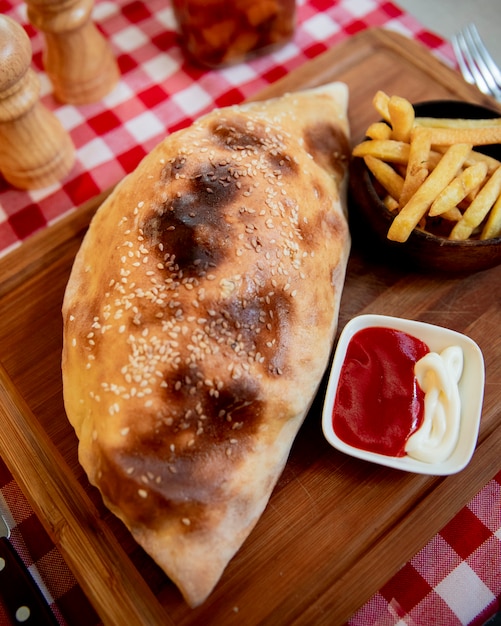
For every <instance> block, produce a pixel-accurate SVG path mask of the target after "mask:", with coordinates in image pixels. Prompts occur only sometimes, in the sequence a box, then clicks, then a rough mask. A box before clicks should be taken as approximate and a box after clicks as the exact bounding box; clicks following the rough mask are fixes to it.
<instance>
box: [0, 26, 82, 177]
mask: <svg viewBox="0 0 501 626" xmlns="http://www.w3.org/2000/svg"><path fill="white" fill-rule="evenodd" d="M31 58H32V49H31V42H30V39H29V37H28V35H27V34H26V32H25V30H24V28H23V27H22V26H21V25H20V24H18V23H17V22H15V21H14V20H12V19H10V18H9V17H7V16H6V15H0V172H1V173H2V174H3V176H4V178H5V179H6V180H7V181H8V182H9V183H11V184H12V185H14V186H15V187H20V188H21V189H37V188H40V187H46V186H48V185H52V184H53V183H55V182H57V181H59V180H61V179H62V178H64V177H65V176H66V174H67V173H68V172H69V171H70V170H71V168H72V167H73V163H74V161H75V149H74V146H73V142H72V141H71V138H70V136H69V134H68V133H67V132H66V130H65V129H64V128H63V126H62V124H61V123H60V121H59V120H58V119H57V117H56V116H55V115H54V114H53V113H52V112H51V111H49V109H47V108H46V107H45V106H44V105H43V104H42V103H41V102H40V82H39V80H38V77H37V75H36V74H35V72H34V71H33V70H32V69H31V67H30V64H31Z"/></svg>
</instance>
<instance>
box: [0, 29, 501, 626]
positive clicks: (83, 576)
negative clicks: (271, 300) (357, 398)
mask: <svg viewBox="0 0 501 626" xmlns="http://www.w3.org/2000/svg"><path fill="white" fill-rule="evenodd" d="M332 80H343V81H345V82H346V83H347V84H348V85H349V87H350V109H349V111H350V123H351V127H352V135H353V141H354V142H355V141H358V140H359V139H360V138H361V137H362V136H363V133H364V130H365V129H366V127H367V126H368V124H369V123H370V122H371V121H374V120H375V118H376V115H375V113H374V111H373V109H372V105H371V100H372V97H373V95H374V93H375V92H376V91H377V90H378V89H384V90H385V91H387V92H388V93H390V94H398V95H401V96H405V97H407V98H409V99H410V100H412V101H414V102H417V101H421V100H426V99H436V98H452V99H466V100H470V101H476V102H483V103H485V104H488V105H490V106H493V107H494V106H495V105H494V103H493V102H492V101H490V100H489V99H488V98H487V97H485V96H482V95H481V94H480V93H479V92H477V91H476V90H475V89H473V88H471V87H470V86H468V85H466V84H465V83H464V82H463V81H462V79H461V78H460V77H459V75H457V74H456V73H455V72H453V71H452V70H450V69H448V68H447V67H445V66H443V65H442V64H441V63H439V62H438V61H437V60H436V59H435V58H433V57H432V56H431V55H430V53H429V52H428V51H427V50H426V49H425V48H423V47H421V46H420V45H419V44H416V43H414V42H411V41H409V40H407V39H406V38H404V37H402V36H401V35H398V34H395V33H390V32H385V31H381V30H368V31H364V32H363V33H361V34H359V35H357V36H354V37H352V38H351V39H349V40H347V41H346V42H345V43H342V44H341V45H339V46H338V47H337V48H334V49H332V50H330V51H328V52H327V53H325V54H324V55H323V56H321V57H319V58H317V59H315V60H313V61H311V62H309V63H308V64H307V65H305V66H304V67H302V68H300V69H299V70H297V71H295V72H293V73H291V74H290V75H288V76H287V77H285V78H284V79H282V80H281V81H279V82H278V83H276V84H274V85H272V86H271V87H269V88H268V89H266V91H264V92H262V93H260V94H259V95H258V96H257V98H260V99H261V98H266V97H270V96H274V95H277V94H280V93H283V92H285V91H291V90H295V89H300V88H304V87H311V86H315V85H319V84H322V83H325V82H329V81H332ZM103 197H104V196H102V197H100V198H96V199H95V200H93V201H92V202H90V203H88V204H87V205H85V206H83V207H80V208H79V209H78V210H77V211H75V212H73V213H71V214H70V215H69V217H67V218H66V219H64V220H62V221H61V222H59V223H58V224H56V225H55V226H53V227H51V228H49V229H46V230H44V231H42V232H40V233H39V234H37V235H34V236H33V237H32V238H31V239H30V240H29V241H27V242H26V243H25V244H24V245H23V246H22V247H21V248H19V249H17V250H15V251H13V252H12V253H11V254H9V255H8V256H6V257H5V258H3V259H0V310H1V315H0V360H1V361H2V364H3V367H2V368H0V424H1V427H0V454H1V455H2V457H3V459H4V460H5V462H6V463H7V465H8V467H9V469H10V470H11V472H12V474H13V475H14V477H15V478H16V480H17V481H18V482H19V484H20V486H21V488H22V490H23V492H24V493H25V495H26V496H27V498H28V499H29V501H30V503H31V504H32V506H33V508H34V510H35V512H36V513H37V514H38V515H39V516H40V518H41V520H42V522H43V523H44V525H45V526H46V528H47V530H48V532H49V533H50V535H51V537H52V539H53V540H54V542H55V543H56V544H57V545H58V547H59V548H60V550H61V552H62V554H63V556H64V558H65V559H66V560H67V562H68V564H69V566H70V567H71V569H72V570H73V572H74V574H75V576H76V578H77V580H78V581H79V583H80V584H81V585H82V587H83V588H84V590H85V592H86V593H87V594H88V596H89V598H90V600H91V602H92V603H93V605H94V607H95V608H96V610H97V611H98V613H99V614H100V616H101V619H102V620H103V622H104V623H105V624H110V625H111V624H113V626H121V625H122V624H123V625H126V624H127V625H130V624H145V625H146V624H148V625H149V626H154V625H156V624H176V625H178V624H179V625H181V624H183V625H184V624H200V623H203V624H205V625H212V624H213V625H216V624H217V625H218V626H221V625H226V624H246V625H252V624H258V623H259V624H273V625H277V624H313V623H314V624H317V625H319V624H329V625H330V626H332V625H335V624H341V623H343V622H344V621H345V620H346V619H348V618H349V617H350V615H351V614H352V613H353V612H354V611H356V610H357V609H358V608H359V607H360V606H361V605H362V604H363V603H364V602H365V601H366V600H367V599H368V598H369V597H370V596H371V595H372V594H373V593H374V592H375V591H377V590H378V589H379V588H380V587H381V586H382V585H383V584H384V583H385V582H386V581H387V580H388V579H389V578H390V576H392V575H393V574H394V573H395V572H396V571H397V570H398V569H399V568H400V567H401V566H402V565H403V564H404V563H405V562H406V561H407V560H408V559H410V558H411V557H412V556H413V555H414V554H415V553H416V552H417V551H418V550H419V549H420V548H421V547H422V546H423V545H424V544H425V543H426V542H427V541H428V540H429V539H430V538H431V537H432V536H433V535H434V534H435V533H436V532H437V531H439V530H440V528H441V527H442V526H443V525H444V524H445V523H447V522H448V521H449V520H450V519H451V517H452V516H453V515H454V514H455V513H456V512H457V511H458V510H459V509H460V508H461V507H462V506H464V505H465V504H466V503H467V502H468V501H469V500H470V499H471V498H472V496H473V495H474V494H475V493H477V492H478V491H479V490H480V488H481V487H482V486H483V485H484V484H485V483H486V482H487V481H488V480H489V479H490V478H491V477H492V476H493V475H494V474H495V473H496V472H497V471H499V469H500V468H501V456H500V454H499V449H500V446H501V386H500V385H499V380H500V378H501V371H500V370H501V339H500V336H499V328H500V324H501V306H500V305H501V295H500V290H499V285H500V281H501V266H500V267H497V268H494V269H491V270H488V271H484V272H480V273H477V274H473V275H469V276H466V277H454V278H447V277H438V276H434V275H426V274H421V273H417V272H414V273H411V272H408V271H405V270H404V269H402V268H399V267H392V266H390V265H389V264H388V263H386V262H385V260H384V259H383V258H380V257H378V256H377V254H375V253H374V251H372V250H371V249H370V247H368V246H366V245H364V246H361V245H360V243H359V242H358V241H357V239H356V238H355V241H354V245H353V250H352V254H351V257H350V262H349V266H348V273H347V277H346V284H345V290H344V293H343V299H342V305H341V313H340V320H339V322H340V325H339V328H340V329H341V328H342V327H343V326H344V325H345V324H346V322H347V321H348V320H350V319H351V318H352V317H353V316H354V315H357V314H360V313H381V314H388V315H395V316H400V317H408V318H412V319H419V320H422V321H426V322H430V323H434V324H439V325H442V326H447V327H449V328H452V329H454V330H457V331H459V332H463V333H466V334H467V335H469V336H470V337H471V338H472V339H474V340H475V341H476V342H477V343H478V344H479V346H480V348H481V349H482V351H483V354H484V358H485V365H486V387H485V400H484V409H483V415H482V422H481V429H480V436H479V441H478V446H477V450H476V452H475V454H474V457H473V459H472V461H471V463H470V464H469V465H468V467H467V468H466V469H465V470H463V471H462V472H460V473H459V474H456V475H453V476H449V477H445V478H442V477H440V478H437V477H429V476H423V475H413V474H407V473H404V472H399V471H397V470H391V469H388V468H383V467H379V466H375V465H372V464H369V463H365V462H363V461H358V460H356V459H351V458H349V457H347V456H344V455H343V454H341V453H339V452H337V451H335V450H333V449H332V448H330V447H329V446H328V444H327V443H326V442H325V441H324V440H323V437H322V434H321V406H322V391H323V388H322V391H321V392H320V393H319V395H318V398H317V400H316V402H315V404H314V406H313V407H312V410H311V411H310V414H309V415H308V417H307V419H306V421H305V424H304V426H303V428H302V429H301V431H300V432H299V435H298V437H297V440H296V442H295V444H294V447H293V449H292V452H291V456H290V459H289V461H288V463H287V466H286V468H285V471H284V473H283V475H282V477H281V479H280V481H279V483H278V485H277V487H276V489H275V491H274V493H273V495H272V497H271V500H270V502H269V505H268V507H267V509H266V510H265V512H264V514H263V516H262V517H261V519H260V521H259V522H258V524H257V526H256V528H255V529H254V531H253V533H252V534H251V536H250V537H249V538H248V540H247V541H246V542H245V544H244V546H243V547H242V549H241V550H240V551H239V553H238V554H237V555H236V556H235V558H234V559H233V560H232V561H231V562H230V564H229V566H228V567H227V569H226V572H225V573H224V575H223V577H222V579H221V581H220V583H219V585H218V586H217V587H216V589H215V591H214V593H213V594H212V595H211V596H210V597H209V599H208V600H207V602H206V603H205V604H204V605H203V606H201V607H199V608H198V609H195V610H190V609H189V608H188V607H187V606H186V604H185V603H184V602H183V600H182V599H181V596H180V594H179V592H178V591H177V589H176V588H175V586H174V585H173V584H172V583H171V582H170V581H169V580H168V579H167V578H166V576H165V575H164V574H163V573H162V572H161V571H160V570H159V568H158V567H157V566H156V565H155V564H154V563H153V562H152V560H151V559H150V558H149V557H148V556H147V555H146V554H145V553H144V552H143V551H142V550H141V549H140V548H139V547H138V546H137V544H136V543H135V542H134V541H133V540H132V538H131V536H130V534H129V533H128V531H127V530H126V529H125V528H124V526H123V525H122V524H121V523H120V522H119V521H118V520H117V519H116V518H115V517H114V516H113V515H111V514H110V513H109V512H108V511H107V510H106V509H105V507H104V506H103V504H102V501H101V498H100V496H99V493H98V492H97V491H96V490H95V489H93V488H91V487H90V486H89V484H88V481H87V479H86V477H85V475H84V474H83V471H82V469H81V467H80V465H79V464H78V458H77V441H76V438H75V435H74V433H73V430H72V428H71V426H70V425H69V423H68V422H67V420H66V417H65V414H64V409H63V402H62V384H61V372H60V356H61V341H62V340H61V331H62V321H61V312H60V311H61V303H62V298H63V293H64V288H65V285H66V281H67V279H68V276H69V272H70V269H71V264H72V261H73V258H74V256H75V254H76V251H77V249H78V247H79V245H80V241H81V238H82V236H83V234H84V232H85V229H86V227H87V225H88V223H89V220H90V218H91V217H92V214H93V213H94V211H95V210H96V208H97V207H98V206H99V204H100V203H101V201H102V199H103ZM131 620H132V621H131Z"/></svg>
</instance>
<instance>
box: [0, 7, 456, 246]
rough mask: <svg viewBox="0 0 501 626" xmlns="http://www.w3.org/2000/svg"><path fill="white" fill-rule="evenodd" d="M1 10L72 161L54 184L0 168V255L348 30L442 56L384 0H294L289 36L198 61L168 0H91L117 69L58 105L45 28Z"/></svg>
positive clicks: (437, 44) (442, 47) (439, 45)
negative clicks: (69, 143)
mask: <svg viewBox="0 0 501 626" xmlns="http://www.w3.org/2000/svg"><path fill="white" fill-rule="evenodd" d="M0 11H1V12H2V13H5V14H7V15H9V16H10V17H12V18H13V19H15V20H16V21H18V22H20V23H22V24H23V25H24V26H25V28H26V30H27V32H28V34H29V36H30V38H31V43H32V48H33V66H34V69H35V70H36V71H37V74H38V76H39V77H40V80H41V95H42V101H43V103H44V104H45V105H46V106H47V107H48V108H49V109H50V110H52V111H54V113H55V114H56V116H57V117H58V118H59V119H60V121H61V122H62V124H63V126H64V127H65V128H66V129H67V130H68V131H69V133H70V135H71V138H72V140H73V143H74V144H75V147H76V157H77V160H76V164H75V166H74V168H73V170H72V172H71V173H70V174H69V175H68V177H67V178H66V179H65V180H64V181H63V183H62V184H56V185H53V186H52V187H50V188H48V189H41V190H36V191H32V192H24V191H20V190H17V189H14V188H13V187H11V186H9V185H8V184H7V183H6V182H5V181H4V180H3V179H2V177H1V176H0V255H1V254H5V253H6V252H8V251H9V250H11V249H12V248H13V247H15V246H17V245H19V243H20V242H21V241H22V240H24V239H26V238H27V237H28V236H29V235H31V234H32V233H33V232H35V231H36V230H39V229H41V228H44V227H45V226H46V225H47V224H50V223H52V222H54V221H56V220H58V219H59V218H61V217H62V216H63V215H65V214H66V213H68V212H69V211H71V210H73V209H74V208H75V207H78V206H79V205H81V204H82V203H83V202H85V201H86V200H89V199H91V198H93V197H94V196H96V195H97V194H98V193H100V192H102V191H105V190H106V189H109V188H110V187H111V186H112V185H114V184H115V183H116V182H117V181H119V180H121V179H122V178H123V176H124V175H125V174H126V173H128V172H130V171H131V170H133V169H134V168H135V166H136V165H137V164H138V162H139V161H140V160H141V158H142V157H143V156H144V155H145V154H146V153H147V152H149V151H150V150H151V148H152V147H153V146H155V145H156V144H157V143H158V142H159V141H160V140H161V139H162V138H163V137H164V136H165V135H166V134H167V133H170V132H172V131H174V130H176V129H179V128H182V127H184V126H187V125H188V124H190V123H191V122H192V121H193V120H194V119H195V118H196V117H198V116H199V115H201V114H203V113H204V112H207V111H208V110H210V109H212V108H214V106H224V105H228V104H235V103H238V102H241V101H242V100H244V99H245V98H247V97H249V96H251V95H252V94H255V93H257V92H258V91H260V90H261V89H263V88H264V87H266V86H267V85H269V84H270V83H272V82H274V81H276V80H277V79H279V78H281V77H282V76H284V75H285V74H287V73H288V72H290V71H291V70H293V69H294V68H296V67H298V66H300V65H302V64H303V63H304V62H305V61H308V60H309V59H311V58H313V57H315V56H317V55H319V54H320V53H322V52H324V51H325V50H327V49H328V48H330V47H332V46H333V45H334V44H336V43H338V42H339V41H341V40H343V39H345V38H346V37H348V36H350V35H352V34H354V33H356V32H358V31H360V30H363V29H365V28H367V27H368V26H384V27H386V28H389V29H393V30H397V31H399V32H401V33H402V34H405V35H407V36H409V37H411V38H414V39H419V40H421V41H422V42H424V43H425V44H426V45H428V46H429V47H430V48H431V49H433V50H434V51H435V52H436V53H437V54H439V55H441V56H442V58H443V59H451V58H452V54H451V51H450V48H449V45H448V44H446V43H445V42H444V41H442V39H440V38H439V37H437V36H436V35H434V34H432V33H430V32H428V31H426V30H425V29H423V27H422V26H421V25H420V24H419V23H418V22H417V21H416V20H415V19H413V18H412V17H411V16H409V15H407V14H406V13H405V12H403V11H402V10H401V9H399V8H398V7H397V6H396V5H394V4H392V3H391V2H385V1H384V0H355V1H354V0H341V1H333V0H299V2H298V11H297V13H298V16H297V21H298V28H297V33H296V36H295V37H294V40H293V41H292V42H291V43H289V44H288V45H287V46H286V47H285V48H283V49H281V50H280V51H278V52H276V53H275V54H272V55H269V56H266V57H264V58H260V59H256V60H254V61H252V62H250V63H247V64H245V65H238V66H235V67H230V68H226V69H223V70H219V71H210V72H207V71H203V70H201V69H197V68H194V67H193V66H191V65H189V64H187V63H186V62H185V59H184V57H183V55H182V53H181V50H180V49H179V47H178V45H177V38H176V31H175V23H174V18H173V13H172V9H171V6H170V3H169V0H149V1H148V2H139V1H135V0H132V1H131V0H114V1H113V2H111V1H109V0H97V1H96V2H95V5H94V12H93V21H94V22H95V23H96V25H97V26H98V28H99V29H100V30H101V31H102V32H103V33H104V34H105V36H106V38H107V39H108V40H109V42H110V44H111V46H112V49H113V53H114V54H115V56H116V58H117V60H118V64H119V67H120V71H121V81H120V83H119V85H118V87H117V88H116V89H115V90H114V91H113V92H112V93H110V94H109V95H108V96H107V97H106V98H104V99H103V100H102V101H101V102H98V103H96V104H90V105H85V106H78V107H76V106H71V105H61V104H59V103H58V102H56V101H55V100H54V98H53V95H52V87H51V84H50V82H49V79H48V77H47V75H46V74H45V73H44V71H43V65H42V50H43V46H44V41H43V37H42V35H41V34H40V32H38V31H36V30H35V29H34V28H33V27H32V26H31V25H30V24H29V23H28V21H27V18H26V5H25V3H24V2H20V1H19V0H17V1H16V0H0Z"/></svg>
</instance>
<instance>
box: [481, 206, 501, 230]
mask: <svg viewBox="0 0 501 626" xmlns="http://www.w3.org/2000/svg"><path fill="white" fill-rule="evenodd" d="M494 237H501V195H499V196H498V199H497V200H496V202H495V203H494V205H493V207H492V209H491V211H490V213H489V217H488V218H487V221H486V222H485V226H484V228H483V230H482V232H481V233H480V239H492V238H494Z"/></svg>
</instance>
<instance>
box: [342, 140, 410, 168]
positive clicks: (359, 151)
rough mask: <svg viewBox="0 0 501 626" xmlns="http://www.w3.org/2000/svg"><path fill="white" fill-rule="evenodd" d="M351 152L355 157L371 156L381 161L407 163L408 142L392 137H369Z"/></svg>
mask: <svg viewBox="0 0 501 626" xmlns="http://www.w3.org/2000/svg"><path fill="white" fill-rule="evenodd" d="M352 154H353V156H356V157H366V156H373V157H376V159H381V160H382V161H389V162H390V163H401V164H403V165H407V162H408V161H409V144H408V143H404V142H403V141H394V140H393V139H369V140H367V141H362V143H359V144H358V145H357V146H355V147H354V148H353V153H352Z"/></svg>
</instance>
